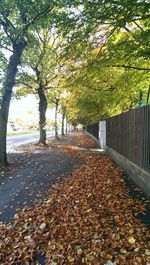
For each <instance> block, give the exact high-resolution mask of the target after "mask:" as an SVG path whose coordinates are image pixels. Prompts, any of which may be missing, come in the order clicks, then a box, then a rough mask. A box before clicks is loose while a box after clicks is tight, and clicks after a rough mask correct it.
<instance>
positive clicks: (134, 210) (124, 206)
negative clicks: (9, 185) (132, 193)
mask: <svg viewBox="0 0 150 265" xmlns="http://www.w3.org/2000/svg"><path fill="white" fill-rule="evenodd" d="M81 136H82V137H81ZM79 138H80V145H81V146H84V147H85V146H86V147H87V145H88V143H89V145H91V144H92V146H94V144H93V142H91V140H89V137H87V136H83V134H81V133H80V134H79ZM83 138H84V139H85V141H84V139H83ZM80 155H81V157H82V159H84V164H82V165H81V166H80V167H79V168H77V169H75V171H74V172H73V173H72V174H71V175H70V176H68V177H67V178H65V179H64V180H63V181H61V182H60V183H58V184H56V185H55V187H54V188H53V189H52V190H51V191H50V194H51V195H50V197H49V198H48V200H45V201H43V202H39V203H37V204H36V205H35V207H33V208H25V209H24V210H23V211H22V212H21V213H18V214H16V215H15V216H14V222H13V224H11V225H5V224H2V223H1V225H0V234H1V238H0V264H3V265H8V264H9V265H12V264H24V265H29V264H31V263H30V262H31V261H32V264H34V262H33V259H34V256H35V255H36V254H37V253H44V254H45V256H46V264H47V265H61V264H64V265H67V264H70V265H71V264H72V265H80V264H83V265H84V264H88V265H105V264H107V265H113V264H114V265H117V264H118V265H131V264H132V265H146V264H149V262H150V260H149V255H150V252H149V250H148V247H149V246H148V236H149V232H148V230H147V229H146V227H145V226H144V225H143V224H142V223H140V221H139V220H138V219H137V218H136V216H137V214H138V213H139V212H143V211H144V210H145V209H144V207H143V205H142V203H141V202H140V201H138V200H134V199H132V198H130V197H129V195H128V192H127V189H126V187H125V184H124V182H123V177H122V172H121V170H120V169H119V168H118V167H117V166H116V165H114V163H113V162H112V160H111V159H110V158H108V157H106V156H99V155H94V154H80Z"/></svg>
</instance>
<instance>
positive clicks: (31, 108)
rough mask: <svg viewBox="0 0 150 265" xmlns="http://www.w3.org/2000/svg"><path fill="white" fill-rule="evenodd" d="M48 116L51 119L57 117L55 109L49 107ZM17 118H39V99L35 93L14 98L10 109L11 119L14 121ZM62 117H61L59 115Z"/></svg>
mask: <svg viewBox="0 0 150 265" xmlns="http://www.w3.org/2000/svg"><path fill="white" fill-rule="evenodd" d="M46 116H47V117H49V119H51V120H53V121H54V119H55V110H54V109H47V112H46ZM16 118H20V119H23V120H25V121H31V119H32V120H35V119H36V120H37V121H38V120H39V111H38V99H36V97H35V95H27V96H26V97H22V98H21V99H12V100H11V103H10V109H9V121H14V120H15V119H16ZM59 119H60V117H59Z"/></svg>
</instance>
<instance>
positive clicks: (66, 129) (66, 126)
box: [66, 118, 68, 134]
mask: <svg viewBox="0 0 150 265" xmlns="http://www.w3.org/2000/svg"><path fill="white" fill-rule="evenodd" d="M67 133H68V124H67V118H66V134H67Z"/></svg>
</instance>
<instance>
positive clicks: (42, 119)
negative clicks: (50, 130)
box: [38, 85, 47, 145]
mask: <svg viewBox="0 0 150 265" xmlns="http://www.w3.org/2000/svg"><path fill="white" fill-rule="evenodd" d="M38 95H39V128H40V138H39V142H38V143H39V144H42V145H46V110H47V99H46V96H45V93H44V90H43V88H42V86H41V85H40V86H39V88H38Z"/></svg>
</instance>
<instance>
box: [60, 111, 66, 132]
mask: <svg viewBox="0 0 150 265" xmlns="http://www.w3.org/2000/svg"><path fill="white" fill-rule="evenodd" d="M64 125H65V113H64V111H63V114H62V121H61V135H62V136H64V135H65V131H64Z"/></svg>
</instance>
